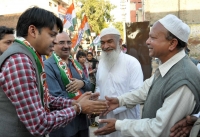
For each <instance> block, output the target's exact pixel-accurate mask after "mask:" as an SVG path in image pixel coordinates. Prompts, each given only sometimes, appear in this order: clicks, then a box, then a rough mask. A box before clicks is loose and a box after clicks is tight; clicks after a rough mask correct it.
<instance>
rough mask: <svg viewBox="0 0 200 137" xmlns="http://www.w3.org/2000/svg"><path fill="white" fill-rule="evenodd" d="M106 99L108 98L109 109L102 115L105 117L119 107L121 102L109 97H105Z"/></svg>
mask: <svg viewBox="0 0 200 137" xmlns="http://www.w3.org/2000/svg"><path fill="white" fill-rule="evenodd" d="M105 98H106V101H107V104H108V106H109V108H108V109H107V110H106V111H105V112H103V114H102V115H104V116H105V115H107V114H108V113H109V112H110V111H112V110H114V109H116V108H118V107H119V100H118V99H117V98H114V97H107V96H105Z"/></svg>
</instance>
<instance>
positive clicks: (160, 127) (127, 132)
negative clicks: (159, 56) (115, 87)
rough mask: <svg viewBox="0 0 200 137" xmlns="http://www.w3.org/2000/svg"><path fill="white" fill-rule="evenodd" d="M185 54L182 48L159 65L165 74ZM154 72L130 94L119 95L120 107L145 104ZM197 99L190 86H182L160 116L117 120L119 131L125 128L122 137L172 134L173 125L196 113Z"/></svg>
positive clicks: (171, 96) (159, 111)
mask: <svg viewBox="0 0 200 137" xmlns="http://www.w3.org/2000/svg"><path fill="white" fill-rule="evenodd" d="M184 56H185V52H184V51H183V50H182V51H180V52H179V53H177V54H176V55H174V56H173V57H172V58H170V59H169V60H168V61H167V62H165V63H164V64H162V65H161V66H159V71H160V73H161V76H162V77H164V76H165V74H166V73H167V72H168V71H169V70H170V68H171V67H172V66H173V65H174V64H176V63H177V62H178V61H179V60H181V59H182V58H183V57H184ZM153 79H154V75H153V76H152V77H151V78H149V79H147V80H145V82H144V84H143V86H142V87H141V88H140V89H138V90H136V91H133V92H131V93H126V94H124V95H123V96H120V97H118V99H119V103H120V106H126V107H127V108H131V107H133V106H134V105H135V104H138V103H144V102H145V99H146V97H147V95H148V91H149V88H150V87H151V84H152V81H153ZM195 104H196V101H195V100H194V95H193V93H192V92H191V90H190V89H189V88H188V87H187V86H185V85H184V86H182V87H180V88H178V89H177V90H176V91H175V92H174V93H173V94H171V95H170V96H169V97H167V98H166V99H165V101H164V103H163V105H162V107H161V108H160V109H158V110H157V112H156V117H155V118H152V119H149V118H145V119H141V120H126V119H125V120H117V121H116V124H115V128H116V130H119V131H121V133H122V136H134V137H168V136H169V134H170V128H171V127H172V126H173V125H174V124H175V123H176V122H177V121H179V120H181V119H182V118H184V117H185V116H187V115H189V114H191V113H192V111H193V109H194V107H195Z"/></svg>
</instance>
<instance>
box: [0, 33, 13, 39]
mask: <svg viewBox="0 0 200 137" xmlns="http://www.w3.org/2000/svg"><path fill="white" fill-rule="evenodd" d="M14 39H15V37H14V34H5V35H4V36H3V38H2V39H1V40H14Z"/></svg>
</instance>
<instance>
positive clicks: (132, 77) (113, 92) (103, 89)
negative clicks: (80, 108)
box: [96, 52, 143, 137]
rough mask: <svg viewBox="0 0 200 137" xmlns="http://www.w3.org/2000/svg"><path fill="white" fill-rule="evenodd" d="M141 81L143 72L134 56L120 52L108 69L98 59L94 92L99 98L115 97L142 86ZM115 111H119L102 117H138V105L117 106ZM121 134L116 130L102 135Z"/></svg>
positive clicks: (113, 135) (121, 118) (115, 135)
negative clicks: (129, 107) (97, 93)
mask: <svg viewBox="0 0 200 137" xmlns="http://www.w3.org/2000/svg"><path fill="white" fill-rule="evenodd" d="M103 77H104V78H103ZM142 83H143V73H142V69H141V65H140V63H139V62H138V60H137V59H136V58H134V57H132V56H129V55H127V54H124V53H123V52H121V53H120V55H119V57H118V60H117V62H116V63H115V64H114V66H113V67H112V68H111V69H110V71H107V70H106V67H105V64H104V63H103V62H102V60H100V63H99V67H98V70H97V75H96V92H100V99H105V96H108V97H117V96H120V95H122V94H124V93H126V92H130V91H132V90H136V89H138V88H139V87H141V86H142ZM116 111H121V112H120V113H118V112H117V113H118V114H116V115H114V113H113V112H110V113H108V114H107V116H106V117H103V118H116V119H120V120H123V119H139V118H140V106H139V105H137V106H136V107H135V108H132V109H126V108H118V110H116ZM121 136H122V135H121V133H120V132H119V131H117V132H114V133H112V134H109V135H107V136H104V137H121Z"/></svg>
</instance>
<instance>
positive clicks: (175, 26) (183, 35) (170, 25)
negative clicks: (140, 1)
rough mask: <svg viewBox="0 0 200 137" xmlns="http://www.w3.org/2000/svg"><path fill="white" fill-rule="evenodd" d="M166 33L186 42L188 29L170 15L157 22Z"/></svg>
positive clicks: (188, 33)
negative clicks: (168, 32)
mask: <svg viewBox="0 0 200 137" xmlns="http://www.w3.org/2000/svg"><path fill="white" fill-rule="evenodd" d="M158 21H159V22H160V23H161V24H162V25H163V26H164V27H165V28H166V29H167V30H168V31H170V32H171V33H172V34H173V35H175V36H176V37H177V38H179V39H180V40H182V41H184V42H186V43H187V42H188V39H189V35H190V27H189V26H188V25H187V24H185V23H184V22H183V21H182V20H180V19H179V18H178V17H176V16H175V15H172V14H168V15H167V16H165V17H163V18H162V19H160V20H158Z"/></svg>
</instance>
